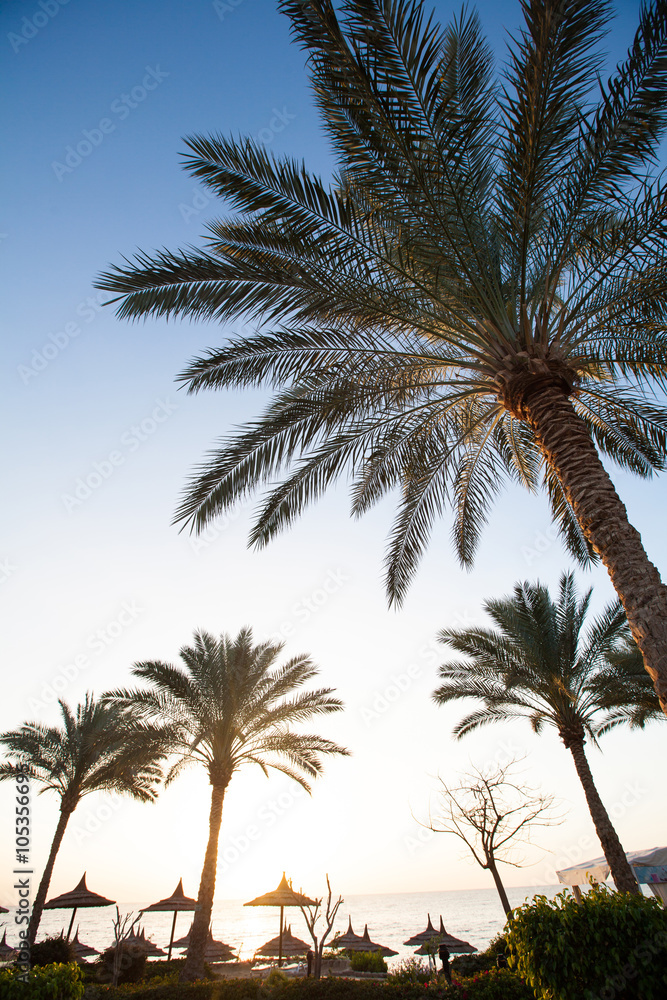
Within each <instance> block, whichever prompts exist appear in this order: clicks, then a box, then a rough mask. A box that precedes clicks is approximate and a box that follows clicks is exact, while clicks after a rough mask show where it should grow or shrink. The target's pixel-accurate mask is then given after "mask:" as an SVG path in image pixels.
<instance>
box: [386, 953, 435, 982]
mask: <svg viewBox="0 0 667 1000" xmlns="http://www.w3.org/2000/svg"><path fill="white" fill-rule="evenodd" d="M430 978H431V970H430V969H429V967H428V965H427V964H426V962H420V961H419V959H418V958H414V957H412V958H404V959H403V961H402V962H399V963H398V965H397V966H396V967H395V968H394V969H392V970H391V972H390V973H389V975H388V976H387V982H388V983H394V984H396V985H398V984H400V983H422V984H423V983H428V982H429V980H430Z"/></svg>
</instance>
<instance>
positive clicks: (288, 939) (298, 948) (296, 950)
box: [255, 926, 310, 958]
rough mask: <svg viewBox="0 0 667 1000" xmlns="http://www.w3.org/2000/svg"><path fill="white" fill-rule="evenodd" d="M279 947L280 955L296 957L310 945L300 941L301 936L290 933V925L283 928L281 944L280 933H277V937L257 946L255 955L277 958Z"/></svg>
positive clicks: (303, 953)
mask: <svg viewBox="0 0 667 1000" xmlns="http://www.w3.org/2000/svg"><path fill="white" fill-rule="evenodd" d="M281 948H282V955H284V956H285V958H296V957H297V956H300V955H305V954H306V952H307V951H308V949H309V948H310V945H309V944H307V943H306V942H305V941H302V940H301V938H298V937H295V936H294V934H292V927H291V926H290V927H287V928H285V929H284V930H283V935H282V944H281V939H280V935H278V937H274V938H271V940H270V941H267V942H266V943H265V944H263V945H262V946H261V947H260V948H258V949H257V951H256V952H255V955H258V956H259V957H260V958H278V956H279V955H280V954H281Z"/></svg>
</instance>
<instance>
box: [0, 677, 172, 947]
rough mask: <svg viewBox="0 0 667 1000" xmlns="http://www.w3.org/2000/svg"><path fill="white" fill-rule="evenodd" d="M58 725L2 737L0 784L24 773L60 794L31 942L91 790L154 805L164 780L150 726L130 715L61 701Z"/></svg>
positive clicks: (92, 703)
mask: <svg viewBox="0 0 667 1000" xmlns="http://www.w3.org/2000/svg"><path fill="white" fill-rule="evenodd" d="M59 705H60V712H61V715H62V719H63V724H62V726H45V725H42V724H41V723H38V722H26V723H25V724H24V725H23V726H21V728H20V729H14V730H11V731H10V732H6V733H3V734H2V735H0V745H3V746H4V748H5V753H6V759H5V760H4V761H2V762H0V781H3V780H8V779H11V778H14V777H15V776H16V774H17V773H19V772H21V773H24V774H27V775H28V776H29V777H30V778H31V779H33V780H34V781H37V782H39V783H40V784H41V785H42V786H43V788H42V791H43V792H46V791H53V792H55V793H56V794H57V795H59V796H60V816H59V819H58V824H57V826H56V831H55V834H54V836H53V841H52V843H51V849H50V851H49V856H48V858H47V862H46V865H45V867H44V872H43V874H42V878H41V881H40V883H39V888H38V890H37V894H36V896H35V901H34V903H33V906H32V913H31V916H30V924H29V927H28V936H29V941H30V944H33V943H34V941H35V937H36V935H37V930H38V928H39V923H40V920H41V917H42V910H43V907H44V903H45V902H46V894H47V892H48V889H49V885H50V882H51V876H52V874H53V868H54V866H55V862H56V857H57V855H58V851H59V850H60V845H61V843H62V839H63V837H64V835H65V830H66V828H67V824H68V822H69V819H70V816H71V815H72V813H73V812H74V810H75V809H76V807H77V805H78V804H79V802H80V801H81V799H82V798H83V796H84V795H88V794H89V793H90V792H120V793H124V794H127V795H131V796H132V797H133V798H135V799H138V800H139V801H141V802H152V801H153V800H154V799H155V798H156V796H157V787H156V786H157V784H158V782H159V781H160V779H161V777H162V772H161V769H160V761H161V760H162V758H163V757H164V754H163V752H162V750H161V747H160V743H159V741H158V740H157V739H156V732H155V730H154V728H153V727H151V726H150V725H149V726H146V725H144V724H143V723H141V721H140V720H138V719H136V718H135V717H134V715H133V713H132V712H131V711H129V710H128V709H126V708H123V707H121V706H120V705H118V704H110V703H108V702H106V701H104V700H103V699H100V700H99V701H96V700H95V698H94V697H93V696H92V695H91V694H87V695H86V697H85V700H84V701H83V702H82V703H81V704H79V705H77V707H76V709H74V710H72V709H71V708H70V707H69V706H68V705H67V704H66V702H64V701H62V700H61V701H59Z"/></svg>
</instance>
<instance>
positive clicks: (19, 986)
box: [0, 962, 83, 1000]
mask: <svg viewBox="0 0 667 1000" xmlns="http://www.w3.org/2000/svg"><path fill="white" fill-rule="evenodd" d="M23 975H25V973H22V972H21V970H20V969H17V968H7V969H0V997H2V1000H25V998H26V997H29V998H30V1000H80V998H81V997H82V996H83V983H82V982H81V973H80V970H79V967H78V965H77V964H76V963H75V962H71V963H69V964H67V965H65V964H62V963H53V964H51V965H42V966H40V967H39V968H36V969H31V970H30V972H29V973H28V982H27V984H26V983H25V982H23V981H22V980H21V978H20V977H22V976H23ZM26 985H27V990H26Z"/></svg>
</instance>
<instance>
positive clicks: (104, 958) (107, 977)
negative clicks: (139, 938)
mask: <svg viewBox="0 0 667 1000" xmlns="http://www.w3.org/2000/svg"><path fill="white" fill-rule="evenodd" d="M118 948H120V963H119V974H118V985H119V986H120V985H121V984H123V983H138V982H140V981H141V980H142V979H143V978H144V976H145V973H146V952H145V951H143V949H141V948H133V947H132V946H131V945H130V946H128V945H126V944H120V945H112V947H111V948H107V950H106V951H103V952H102V954H101V955H100V957H99V958H98V959H97V961H96V962H95V969H96V974H97V979H98V980H100V981H101V982H105V983H112V982H113V970H114V961H115V958H116V951H117V949H118Z"/></svg>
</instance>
